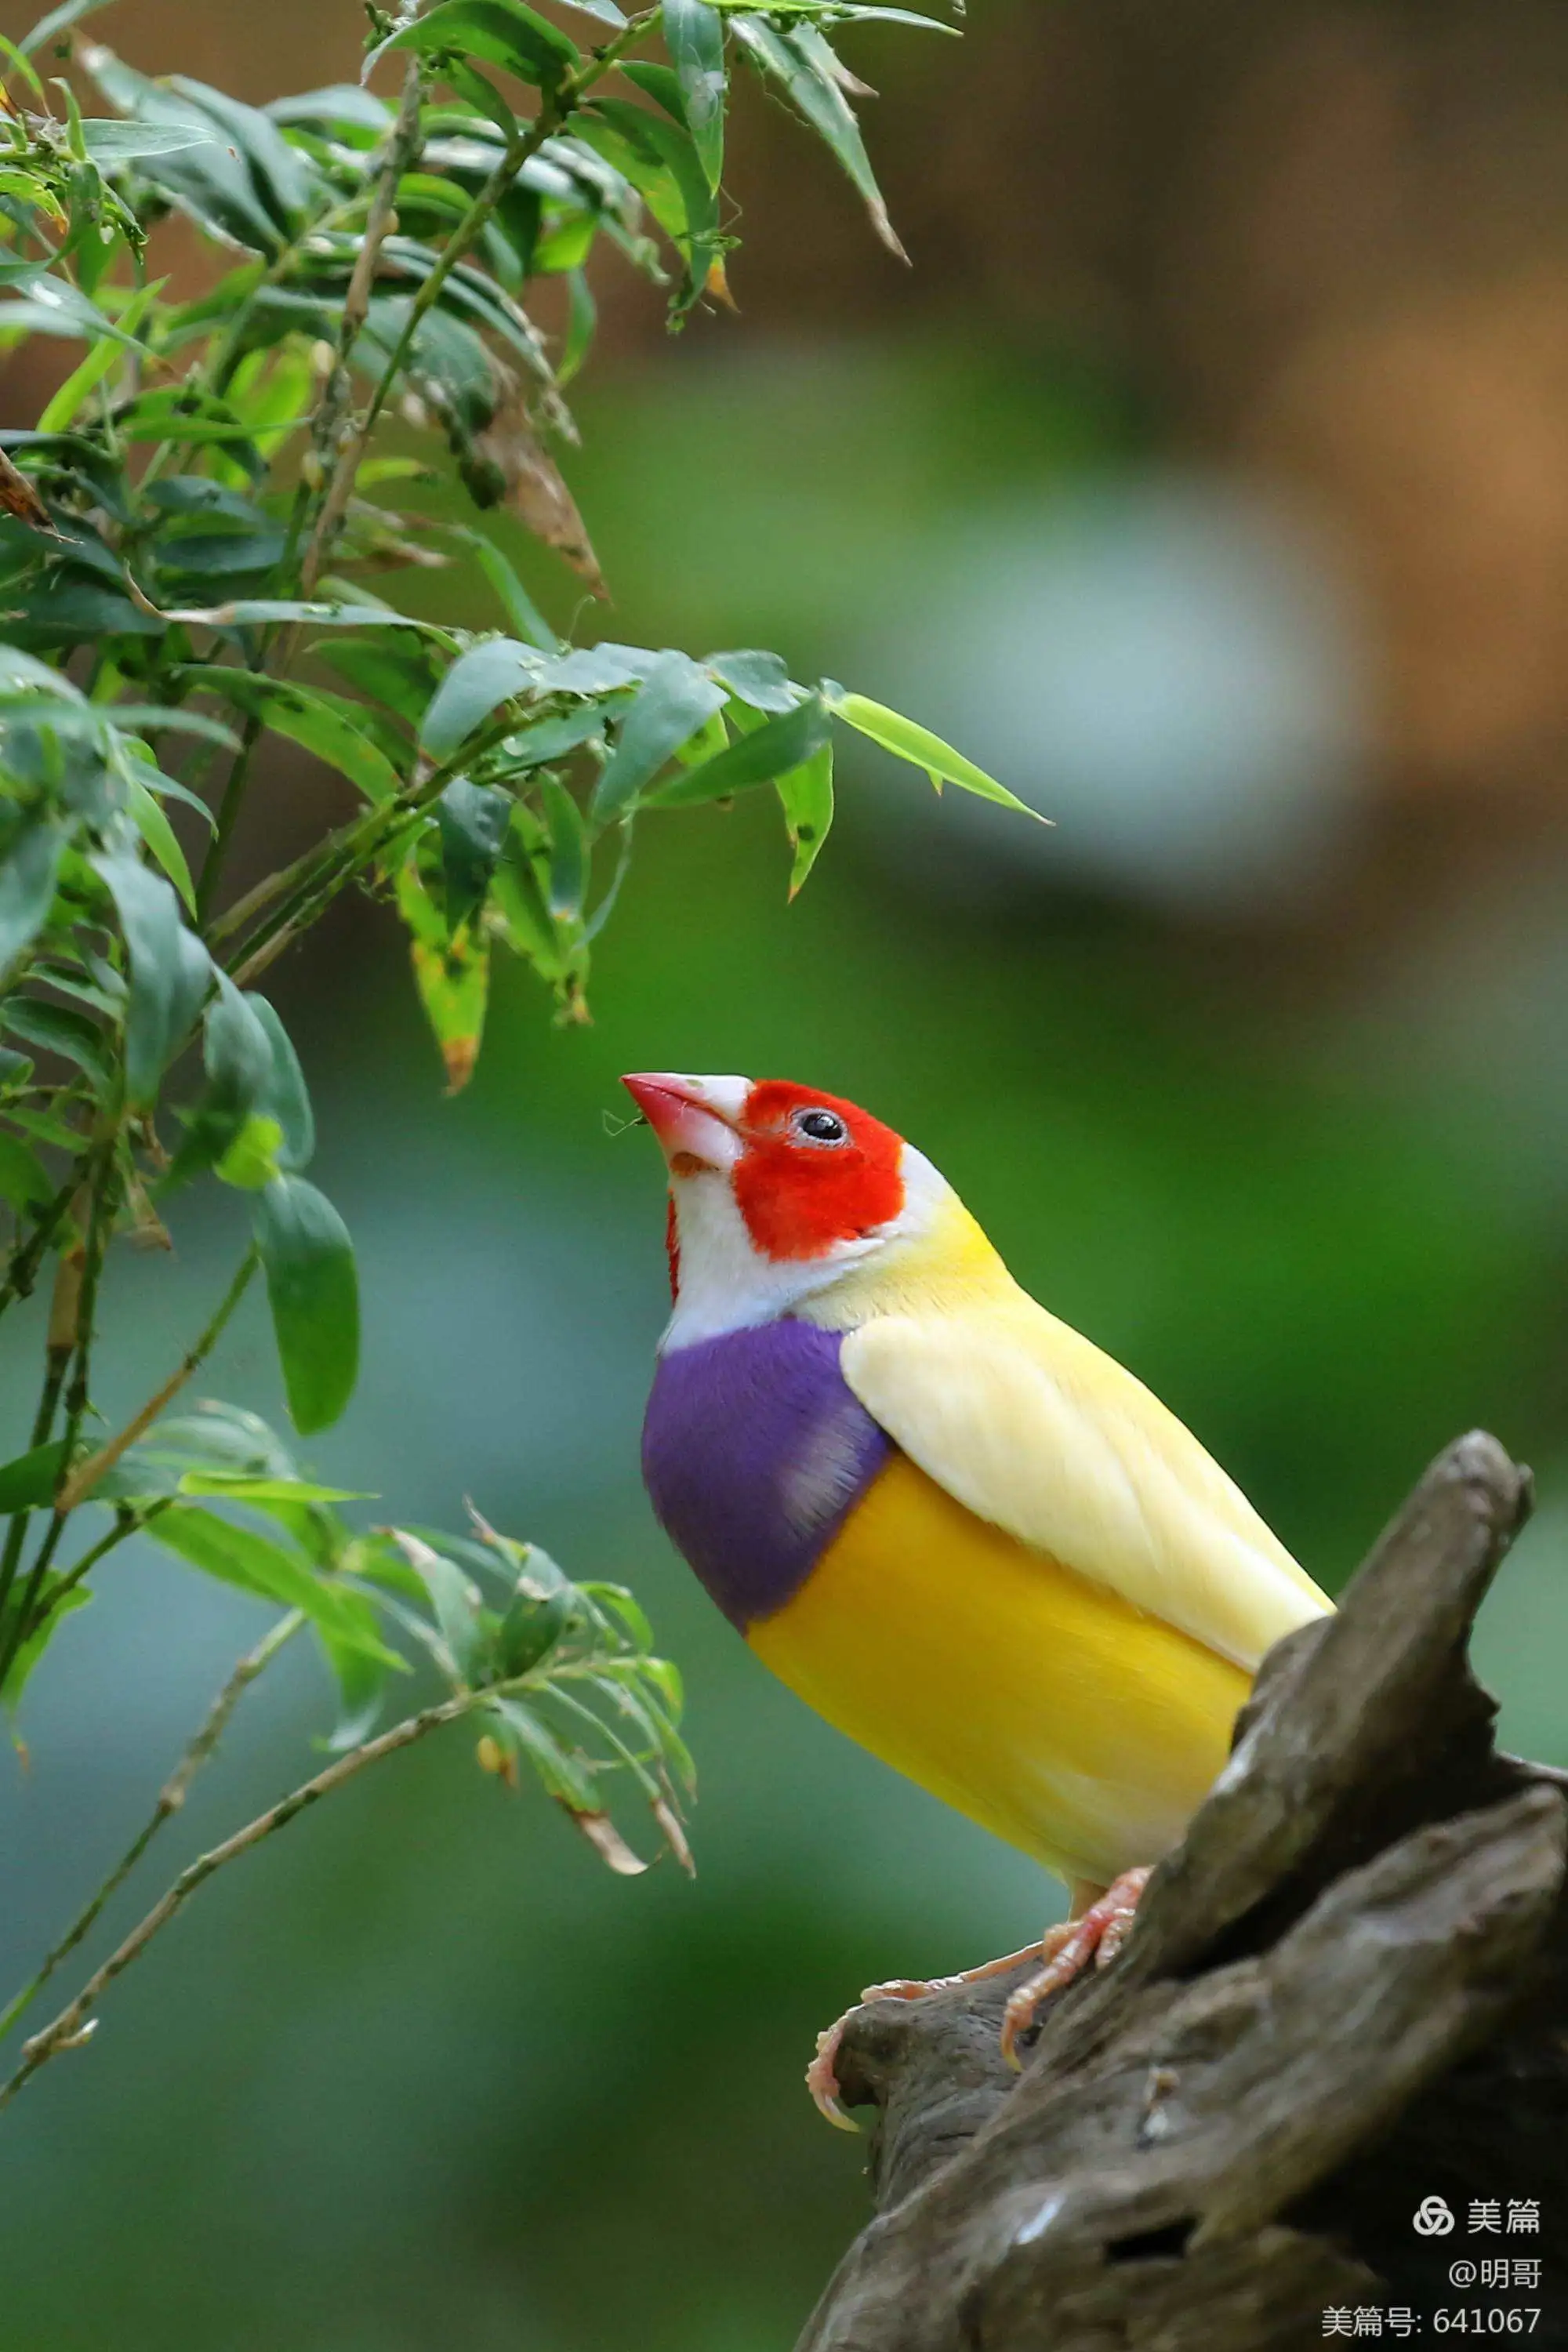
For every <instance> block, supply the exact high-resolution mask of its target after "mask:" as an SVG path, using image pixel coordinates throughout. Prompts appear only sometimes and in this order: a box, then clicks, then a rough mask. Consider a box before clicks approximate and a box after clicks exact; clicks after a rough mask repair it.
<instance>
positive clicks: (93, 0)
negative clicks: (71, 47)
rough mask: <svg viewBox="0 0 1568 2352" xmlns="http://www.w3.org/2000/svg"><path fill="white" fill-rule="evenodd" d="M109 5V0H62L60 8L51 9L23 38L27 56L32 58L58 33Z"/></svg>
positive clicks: (23, 46)
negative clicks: (36, 51)
mask: <svg viewBox="0 0 1568 2352" xmlns="http://www.w3.org/2000/svg"><path fill="white" fill-rule="evenodd" d="M108 5H109V0H60V5H59V6H58V8H51V9H50V10H49V13H48V15H47V16H40V17H39V19H38V21H37V24H36V25H35V26H34V27H33V29H32V31H31V32H30V33H27V34H25V35H24V36H23V39H22V48H23V50H24V52H25V54H26V56H28V57H31V56H32V55H33V53H34V51H35V50H36V49H41V48H42V47H43V46H44V43H45V42H46V41H52V40H53V39H54V37H55V36H56V34H57V33H63V32H65V31H66V30H67V29H68V27H69V26H72V25H76V24H79V23H80V21H81V19H82V18H83V17H84V16H91V15H93V13H94V11H95V10H97V9H99V8H107V7H108Z"/></svg>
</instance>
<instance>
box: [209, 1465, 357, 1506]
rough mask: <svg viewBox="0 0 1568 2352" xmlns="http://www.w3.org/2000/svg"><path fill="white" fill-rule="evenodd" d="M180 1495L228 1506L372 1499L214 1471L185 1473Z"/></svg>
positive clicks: (353, 1489) (294, 1481)
mask: <svg viewBox="0 0 1568 2352" xmlns="http://www.w3.org/2000/svg"><path fill="white" fill-rule="evenodd" d="M179 1491H180V1493H181V1494H182V1495H206V1496H211V1497H212V1498H213V1499H214V1500H224V1499H226V1500H227V1501H229V1502H231V1503H369V1502H374V1499H375V1497H374V1496H373V1495H371V1494H368V1493H367V1492H366V1491H365V1489H364V1488H363V1487H362V1486H317V1485H316V1484H315V1483H314V1482H313V1481H312V1480H311V1479H309V1478H247V1477H244V1476H234V1477H230V1476H226V1475H224V1474H223V1473H222V1472H221V1471H216V1470H187V1471H186V1472H185V1473H184V1475H183V1477H182V1478H181V1480H180V1486H179Z"/></svg>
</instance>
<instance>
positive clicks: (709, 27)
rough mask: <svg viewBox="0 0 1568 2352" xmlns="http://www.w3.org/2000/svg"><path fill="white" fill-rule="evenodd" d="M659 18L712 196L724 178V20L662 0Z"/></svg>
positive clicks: (701, 6) (701, 5)
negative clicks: (661, 17) (661, 19)
mask: <svg viewBox="0 0 1568 2352" xmlns="http://www.w3.org/2000/svg"><path fill="white" fill-rule="evenodd" d="M661 13H662V16H663V19H664V39H665V47H667V48H668V51H669V55H670V61H671V63H672V64H673V65H674V67H675V70H676V72H677V74H678V75H679V79H680V89H681V94H682V96H683V97H684V99H685V100H686V120H687V122H688V124H689V127H690V131H691V142H692V145H693V146H694V147H695V148H696V150H697V154H698V160H699V161H700V163H701V165H702V169H703V173H704V174H705V176H706V178H707V181H708V185H709V186H710V188H711V189H712V191H713V193H714V194H715V195H716V194H718V191H719V183H720V180H721V178H722V176H723V172H724V91H725V79H724V20H723V18H722V17H721V16H720V14H719V12H718V10H717V9H716V8H710V7H709V5H707V0H663V7H662V11H661Z"/></svg>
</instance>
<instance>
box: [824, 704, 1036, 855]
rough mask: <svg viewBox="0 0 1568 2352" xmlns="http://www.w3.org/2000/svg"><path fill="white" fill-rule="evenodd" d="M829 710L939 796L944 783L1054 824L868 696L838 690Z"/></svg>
mask: <svg viewBox="0 0 1568 2352" xmlns="http://www.w3.org/2000/svg"><path fill="white" fill-rule="evenodd" d="M827 708H828V709H829V710H831V711H832V713H833V716H834V717H835V719H843V720H844V721H845V723H846V725H847V726H849V727H853V728H855V729H856V730H858V732H859V733H860V734H862V735H866V736H868V737H869V738H870V740H871V741H872V742H873V743H879V744H880V745H881V747H882V749H883V751H892V752H894V753H895V754H896V755H897V756H898V758H899V759H900V760H908V761H909V762H910V765H911V766H912V767H916V768H923V769H924V770H925V772H926V773H927V775H928V776H930V778H931V782H932V783H933V784H935V786H936V787H937V790H938V791H939V792H940V791H941V789H942V785H943V784H944V783H947V784H957V785H959V786H961V787H962V789H963V791H964V792H966V793H975V794H977V795H978V797H979V798H980V799H981V800H983V801H998V802H1000V803H1001V805H1002V806H1003V807H1004V808H1010V809H1016V810H1017V811H1018V813H1019V814H1020V815H1022V816H1032V817H1033V818H1034V819H1035V822H1036V823H1037V824H1049V823H1050V819H1049V818H1048V817H1043V816H1041V814H1040V813H1039V811H1038V810H1037V809H1032V808H1031V807H1030V806H1029V804H1028V803H1027V801H1021V800H1020V799H1019V798H1018V796H1017V794H1016V793H1010V792H1009V791H1008V790H1007V787H1006V785H1005V784H999V783H998V782H997V781H996V779H995V777H994V776H988V775H987V774H986V772H985V771H984V768H977V767H976V766H975V764H974V762H973V760H966V759H965V758H964V756H963V752H962V751H954V750H953V748H952V744H951V743H944V742H943V741H942V737H941V736H940V735H933V734H932V733H931V729H930V728H929V727H921V725H919V724H918V722H917V721H916V720H915V719H906V718H904V716H903V715H902V713H901V712H900V711H897V710H889V709H888V706H887V704H886V703H883V702H873V701H871V700H870V698H869V697H868V696H867V695H864V694H845V693H843V692H842V691H840V690H835V691H833V692H830V693H829V694H828V697H827Z"/></svg>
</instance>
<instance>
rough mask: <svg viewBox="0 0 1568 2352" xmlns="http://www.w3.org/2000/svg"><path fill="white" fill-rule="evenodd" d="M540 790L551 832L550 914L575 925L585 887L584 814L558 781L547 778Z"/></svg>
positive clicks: (585, 893) (579, 913) (586, 885)
mask: <svg viewBox="0 0 1568 2352" xmlns="http://www.w3.org/2000/svg"><path fill="white" fill-rule="evenodd" d="M539 790H540V799H541V802H542V806H543V811H544V821H545V824H547V825H548V827H549V829H550V891H549V904H550V911H551V913H552V915H553V916H554V917H555V918H556V919H557V920H558V921H560V920H565V921H567V922H575V921H576V920H577V919H578V917H579V916H580V915H581V914H582V912H583V900H584V898H585V896H586V895H587V888H588V845H587V836H586V835H585V833H584V826H583V812H582V810H581V809H580V808H579V807H578V805H577V803H576V802H575V801H574V799H573V797H572V795H571V793H569V792H568V791H567V789H566V787H565V785H564V784H563V783H562V782H560V780H559V778H557V777H555V776H546V777H545V778H544V779H543V781H542V783H541V785H540V788H539Z"/></svg>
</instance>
